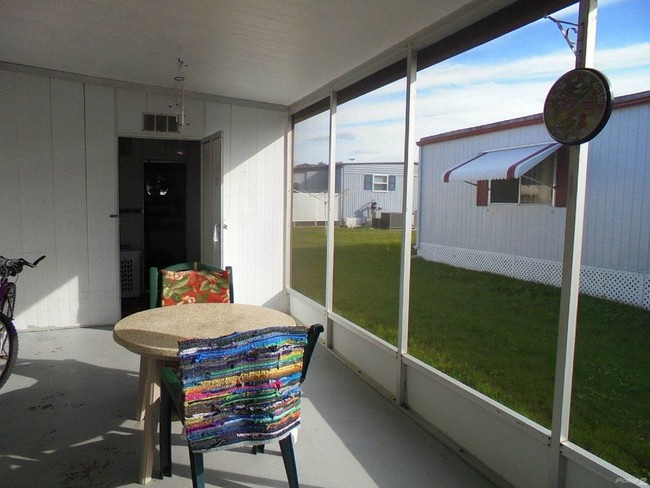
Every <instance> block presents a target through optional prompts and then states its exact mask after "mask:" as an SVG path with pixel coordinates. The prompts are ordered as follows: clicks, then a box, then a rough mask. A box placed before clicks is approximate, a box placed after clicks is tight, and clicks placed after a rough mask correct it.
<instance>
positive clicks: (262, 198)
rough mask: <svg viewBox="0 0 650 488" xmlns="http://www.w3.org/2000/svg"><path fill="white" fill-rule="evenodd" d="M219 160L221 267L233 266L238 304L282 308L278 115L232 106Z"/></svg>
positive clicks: (281, 174) (281, 162)
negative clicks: (225, 151) (226, 154)
mask: <svg viewBox="0 0 650 488" xmlns="http://www.w3.org/2000/svg"><path fill="white" fill-rule="evenodd" d="M231 113H232V118H231V138H230V158H229V159H225V160H224V170H223V172H224V176H223V221H224V223H225V224H226V225H227V228H226V229H224V230H223V259H224V263H228V264H230V265H232V266H233V272H234V274H235V279H236V281H235V283H236V284H235V286H236V290H235V294H236V297H237V301H238V302H240V303H252V304H257V305H262V304H266V305H270V306H273V307H278V308H285V306H286V305H285V298H284V294H283V293H282V288H283V283H282V270H283V259H282V256H283V252H282V246H283V242H284V238H283V230H284V227H283V217H284V211H283V193H284V192H283V189H284V171H285V169H284V129H285V117H286V114H284V113H283V112H272V111H267V110H262V109H258V108H251V107H239V106H233V107H232V112H231Z"/></svg>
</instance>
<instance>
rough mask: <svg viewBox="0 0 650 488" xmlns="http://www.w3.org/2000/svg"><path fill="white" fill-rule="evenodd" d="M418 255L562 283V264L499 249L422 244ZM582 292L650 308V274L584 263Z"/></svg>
mask: <svg viewBox="0 0 650 488" xmlns="http://www.w3.org/2000/svg"><path fill="white" fill-rule="evenodd" d="M418 256H420V257H422V258H424V259H426V260H428V261H435V262H438V263H443V264H449V265H451V266H456V267H459V268H465V269H471V270H474V271H486V272H488V273H494V274H499V275H504V276H510V277H511V278H517V279H520V280H525V281H533V282H536V283H543V284H546V285H552V286H557V287H559V286H561V284H562V263H560V262H559V261H549V260H544V259H535V258H527V257H523V256H513V255H509V254H501V253H496V252H487V251H477V250H474V249H463V248H458V247H448V246H440V245H436V244H427V243H420V246H419V248H418ZM580 291H581V292H582V293H584V294H586V295H591V296H594V297H600V298H606V299H608V300H614V301H617V302H620V303H626V304H629V305H634V306H636V307H641V308H645V309H650V275H649V274H644V273H633V272H629V271H618V270H615V269H608V268H598V267H595V266H582V268H581V270H580Z"/></svg>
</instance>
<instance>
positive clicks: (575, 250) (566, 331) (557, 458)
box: [548, 0, 598, 488]
mask: <svg viewBox="0 0 650 488" xmlns="http://www.w3.org/2000/svg"><path fill="white" fill-rule="evenodd" d="M597 7H598V0H581V1H580V13H579V21H578V40H577V48H578V49H577V52H576V68H584V67H589V66H591V65H593V55H594V49H595V45H596V16H597ZM588 151H589V145H588V143H583V144H580V145H578V146H571V149H570V153H569V177H568V182H567V196H568V198H567V209H566V222H565V230H564V253H563V261H562V293H561V298H560V319H559V328H558V344H557V357H556V366H555V390H554V396H553V422H552V426H551V451H550V455H551V459H550V464H549V483H548V486H549V488H556V487H557V488H562V487H563V486H564V469H565V466H564V461H563V458H562V443H563V442H566V441H567V440H568V438H569V419H570V412H571V388H572V385H573V363H574V353H575V342H576V325H577V315H578V296H579V292H580V264H581V260H582V235H583V227H584V209H585V193H586V182H587V158H588Z"/></svg>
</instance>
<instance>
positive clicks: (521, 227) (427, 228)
mask: <svg viewBox="0 0 650 488" xmlns="http://www.w3.org/2000/svg"><path fill="white" fill-rule="evenodd" d="M549 140H550V137H549V136H548V134H547V133H546V130H545V129H544V128H543V127H542V126H532V127H522V128H519V129H516V130H507V131H503V132H499V133H493V134H484V135H479V136H474V137H468V138H465V139H462V140H451V141H445V142H441V143H438V144H431V145H427V146H424V147H422V149H421V160H422V163H421V164H420V172H421V175H422V178H423V180H422V181H423V184H422V195H421V201H420V211H421V217H420V218H421V229H420V235H419V241H420V242H422V243H435V244H441V245H445V246H450V247H460V248H470V249H477V250H482V251H494V252H500V253H508V254H510V253H516V254H518V255H522V256H531V257H532V256H535V257H539V258H542V259H557V260H559V259H560V257H561V249H562V245H561V244H562V236H563V234H564V215H565V212H564V209H559V208H554V207H550V206H542V205H540V206H533V205H530V206H517V205H489V206H487V207H477V206H476V187H475V186H473V185H470V184H468V183H464V182H450V183H444V182H443V181H442V175H443V173H444V171H445V170H447V169H449V168H450V167H452V166H454V165H455V164H459V163H461V162H463V161H465V160H467V159H470V158H472V157H474V156H476V155H477V154H478V153H479V152H481V151H485V150H490V149H500V148H506V147H512V146H521V145H526V144H534V143H537V142H545V141H549Z"/></svg>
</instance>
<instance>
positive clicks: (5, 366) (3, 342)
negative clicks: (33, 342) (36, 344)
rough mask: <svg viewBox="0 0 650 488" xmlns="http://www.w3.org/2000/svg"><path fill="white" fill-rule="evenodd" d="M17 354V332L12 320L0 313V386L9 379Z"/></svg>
mask: <svg viewBox="0 0 650 488" xmlns="http://www.w3.org/2000/svg"><path fill="white" fill-rule="evenodd" d="M17 356H18V333H17V332H16V327H14V324H13V322H12V321H11V320H10V319H9V317H7V316H6V315H4V314H1V313H0V388H2V387H3V386H4V384H5V383H6V382H7V379H9V375H10V374H11V370H12V369H13V367H14V363H15V362H16V357H17Z"/></svg>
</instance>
